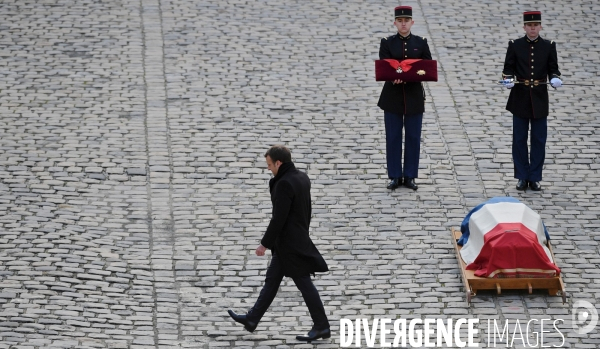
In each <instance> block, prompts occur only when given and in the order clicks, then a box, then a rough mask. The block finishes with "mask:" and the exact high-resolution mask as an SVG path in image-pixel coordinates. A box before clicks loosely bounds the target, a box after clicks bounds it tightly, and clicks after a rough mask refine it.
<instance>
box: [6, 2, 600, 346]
mask: <svg viewBox="0 0 600 349" xmlns="http://www.w3.org/2000/svg"><path fill="white" fill-rule="evenodd" d="M399 4H403V5H411V6H413V8H414V13H415V22H416V23H415V26H414V27H413V31H414V32H415V33H416V34H418V35H422V36H425V37H427V38H428V42H429V44H430V47H431V49H432V53H433V55H434V58H435V59H437V60H438V64H439V81H438V82H435V83H434V82H432V83H427V84H426V90H427V95H428V98H427V103H426V113H425V118H424V125H423V141H422V151H421V168H420V176H419V178H418V180H417V182H418V184H419V190H418V191H417V192H408V191H407V190H397V191H396V192H394V193H389V192H388V191H387V190H386V189H385V181H386V171H385V140H384V128H383V124H382V113H381V111H380V110H379V109H378V108H377V107H376V102H377V98H378V95H379V91H380V88H381V84H380V83H377V82H375V81H374V77H373V70H372V68H373V60H374V59H376V58H377V50H378V43H379V39H380V37H382V36H387V35H391V34H393V30H392V29H393V27H392V26H391V23H392V19H391V16H390V14H391V10H392V8H393V7H394V6H397V5H399ZM536 6H537V9H539V10H541V11H543V13H544V18H545V22H544V23H545V24H544V30H543V31H542V35H543V36H545V37H548V38H552V39H554V40H555V41H557V45H558V49H559V63H560V67H561V71H562V72H563V75H564V77H565V82H575V81H578V79H584V80H586V81H588V82H593V83H595V84H596V85H599V84H598V81H597V80H598V76H597V75H598V73H597V70H598V69H597V64H596V63H595V62H597V61H598V54H599V52H600V48H599V45H600V43H599V40H600V37H599V36H598V34H597V33H596V31H595V28H597V26H598V16H596V14H597V12H598V10H600V8H599V7H598V6H597V5H596V4H595V3H594V2H593V1H590V0H577V1H566V2H561V6H560V8H559V7H557V6H556V4H555V3H554V2H552V1H538V2H536ZM530 9H531V8H530V4H529V3H525V2H522V1H517V2H516V3H515V2H509V1H504V0H503V1H496V2H489V1H487V2H486V1H483V2H482V1H474V0H466V1H454V0H449V1H445V2H443V4H442V3H440V2H439V1H437V0H415V1H400V2H398V1H388V2H378V1H374V0H368V1H356V0H352V1H346V2H344V3H341V2H331V1H324V0H310V1H303V2H298V1H275V0H267V1H261V2H253V3H245V2H238V1H229V0H227V1H213V0H203V1H192V0H122V1H96V0H82V1H73V0H58V1H33V0H18V1H17V0H5V1H2V2H1V3H0V58H1V59H0V74H1V75H2V77H3V78H2V79H0V80H1V81H0V348H61V347H62V348H150V347H152V348H221V347H234V348H290V347H294V348H312V347H315V346H316V347H319V348H337V347H339V337H338V336H337V333H338V332H337V331H338V324H339V323H338V320H339V319H340V318H342V317H346V318H351V319H354V318H358V317H370V318H374V317H389V318H395V317H400V316H402V317H406V318H425V317H439V318H444V317H450V318H459V317H478V318H480V319H481V322H482V323H483V322H485V321H486V320H487V319H498V320H504V319H510V320H511V321H514V320H516V319H520V320H525V319H533V318H543V317H554V318H557V317H560V318H565V319H568V320H567V321H570V316H569V315H570V311H571V304H572V301H574V300H588V301H590V302H592V303H597V301H596V298H597V297H598V295H599V294H600V292H598V283H597V282H596V281H595V280H596V279H597V276H598V272H597V271H596V269H597V267H598V263H600V258H599V257H598V252H599V250H598V244H599V241H600V233H598V232H597V231H596V230H597V229H598V228H599V227H600V224H599V223H598V222H599V219H598V218H599V213H600V209H599V208H598V207H599V205H598V204H599V198H598V195H599V194H600V191H599V190H598V189H597V183H598V181H599V180H600V175H599V174H598V170H599V169H600V160H599V159H600V158H599V156H598V154H599V153H600V148H599V147H598V144H599V142H598V141H600V136H599V135H598V131H597V130H598V126H599V125H600V123H599V119H600V114H599V113H600V110H599V103H598V97H599V90H598V87H597V86H596V87H592V88H583V87H578V86H570V87H567V86H565V87H564V88H562V89H560V90H557V91H551V92H550V96H551V110H552V111H551V117H550V119H549V137H548V146H547V148H548V149H547V159H546V166H545V172H544V181H543V185H544V190H543V191H542V192H541V193H532V192H525V193H520V192H517V191H516V189H515V188H514V184H515V183H514V179H513V178H512V171H513V170H512V161H511V153H510V142H511V120H510V115H509V114H508V113H507V112H506V111H505V110H504V104H505V102H506V98H507V93H506V92H505V91H504V90H502V89H500V88H498V87H495V86H493V84H492V81H494V80H497V79H498V78H499V75H500V71H501V69H502V62H503V58H504V53H505V49H506V42H507V41H508V40H509V39H511V38H516V37H518V36H519V35H522V31H521V28H520V14H521V12H522V11H525V10H530ZM574 21H575V22H576V23H577V25H573V23H574ZM582 38H585V39H582ZM275 143H286V144H288V145H289V146H290V147H291V148H292V150H293V155H294V161H295V162H296V164H297V166H298V167H299V168H301V169H302V170H304V171H306V172H307V173H308V174H309V176H310V177H311V179H312V196H313V218H312V221H311V234H312V236H313V239H314V241H315V244H316V245H317V246H318V248H319V250H320V251H321V252H322V253H323V255H324V256H325V259H326V260H327V262H328V264H329V266H330V269H331V272H330V273H328V274H324V275H319V276H317V277H316V279H315V285H316V286H317V288H318V289H319V291H320V293H321V296H322V299H323V301H324V304H325V309H326V311H327V313H328V315H329V317H330V321H331V324H332V326H333V327H332V329H333V332H334V336H333V338H332V340H329V341H322V342H320V343H319V344H317V345H313V344H302V343H300V342H297V341H296V340H295V335H297V334H302V333H305V332H306V331H307V330H308V329H309V328H310V325H311V321H310V317H309V314H308V311H307V309H306V308H305V307H304V305H303V303H302V301H301V297H300V295H299V293H298V292H297V290H296V288H295V286H294V284H293V282H292V281H291V280H289V279H285V280H284V283H283V284H282V287H281V289H280V292H279V294H278V297H277V298H276V299H275V301H274V303H273V304H272V306H271V308H270V310H269V312H268V313H267V314H266V315H265V317H264V319H263V320H264V321H263V322H261V324H260V325H259V328H258V330H257V331H256V332H254V333H253V334H249V333H248V332H246V331H244V330H243V329H241V327H240V326H239V325H236V324H234V323H233V322H232V321H231V320H230V319H229V318H228V316H227V314H226V312H225V311H226V309H228V308H234V309H235V310H236V311H245V310H247V309H248V308H249V307H250V306H251V305H252V303H253V302H254V300H255V299H256V296H257V294H258V292H259V290H260V288H261V286H262V283H263V279H264V275H265V269H266V267H267V264H268V259H267V258H258V257H256V256H254V255H253V251H254V248H255V247H256V245H257V244H258V241H259V239H260V237H261V236H262V234H263V232H264V230H265V229H266V226H267V224H268V219H269V215H270V213H271V203H270V200H269V196H268V190H267V187H268V185H267V183H268V179H269V178H270V176H269V175H268V173H267V171H266V169H265V168H264V167H265V165H264V157H263V154H264V151H265V150H266V148H267V147H268V146H269V145H272V144H275ZM505 195H511V196H516V197H518V198H519V199H520V200H522V201H524V202H525V203H527V204H528V205H530V206H531V207H532V208H534V209H535V210H537V211H538V212H540V214H541V215H542V217H543V219H544V222H545V224H546V226H547V227H548V229H549V231H550V234H551V236H552V242H553V247H554V252H555V256H556V258H557V260H558V264H559V266H560V267H561V269H562V272H563V280H564V281H565V284H566V287H567V291H568V292H569V294H570V295H571V298H570V300H569V303H568V304H562V302H561V300H560V298H559V297H549V296H547V295H545V294H543V293H542V292H535V293H534V294H532V295H527V294H525V293H518V292H512V293H511V292H509V293H508V294H505V295H503V296H495V295H493V294H492V293H481V294H479V295H478V296H477V297H476V298H475V299H474V301H473V304H472V306H471V307H470V308H467V307H466V305H465V299H464V290H463V286H462V280H461V278H460V271H459V268H458V265H457V262H456V258H455V256H454V250H453V248H452V245H451V243H450V237H449V229H450V228H451V227H457V226H458V225H459V224H460V222H461V220H462V218H463V217H464V215H465V213H466V212H468V210H469V209H470V208H472V207H473V206H475V205H476V204H479V203H480V202H482V201H484V200H485V199H486V198H489V197H493V196H505ZM562 326H563V327H562V328H563V329H564V331H565V333H567V335H566V338H565V340H566V343H565V345H564V347H570V348H597V347H598V339H597V336H598V330H597V329H596V330H595V331H593V332H591V333H589V334H587V335H575V334H574V333H572V332H569V328H570V326H571V323H570V322H565V323H564V324H563V325H562ZM483 328H484V327H483V326H482V331H481V332H480V337H479V338H478V339H477V340H478V342H480V343H484V344H486V341H487V333H485V331H483Z"/></svg>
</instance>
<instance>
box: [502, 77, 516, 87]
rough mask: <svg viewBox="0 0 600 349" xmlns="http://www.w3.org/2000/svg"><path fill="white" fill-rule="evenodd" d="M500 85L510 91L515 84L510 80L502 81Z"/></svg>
mask: <svg viewBox="0 0 600 349" xmlns="http://www.w3.org/2000/svg"><path fill="white" fill-rule="evenodd" d="M502 84H503V85H504V87H506V88H508V89H511V88H513V87H514V86H515V83H514V82H513V80H512V79H504V80H502Z"/></svg>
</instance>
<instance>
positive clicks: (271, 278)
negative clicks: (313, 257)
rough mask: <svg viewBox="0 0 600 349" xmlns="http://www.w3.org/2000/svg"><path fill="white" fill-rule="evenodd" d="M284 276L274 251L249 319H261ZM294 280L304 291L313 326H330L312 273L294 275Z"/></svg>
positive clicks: (318, 328) (255, 320)
mask: <svg viewBox="0 0 600 349" xmlns="http://www.w3.org/2000/svg"><path fill="white" fill-rule="evenodd" d="M283 276H284V275H283V268H282V266H281V260H280V259H279V256H277V253H275V252H273V257H272V258H271V264H269V267H268V268H267V275H266V278H265V284H264V286H263V288H262V290H261V291H260V294H259V296H258V299H257V300H256V303H255V304H254V306H253V307H252V309H250V311H248V313H247V315H246V318H247V319H248V320H250V321H253V322H255V323H258V322H259V321H260V319H261V318H262V317H263V315H264V314H265V312H266V311H267V309H268V308H269V306H270V305H271V303H272V302H273V299H275V295H277V291H278V290H279V285H280V284H281V281H282V280H283ZM292 280H294V283H295V284H296V287H298V290H299V291H300V293H302V298H304V303H306V306H307V307H308V312H309V313H310V317H311V318H312V320H313V324H314V326H313V328H314V329H317V330H324V329H327V328H329V320H327V315H325V308H324V307H323V302H321V297H319V292H318V291H317V288H316V287H315V285H314V284H313V283H312V281H311V280H310V275H308V274H307V275H305V276H301V277H293V278H292Z"/></svg>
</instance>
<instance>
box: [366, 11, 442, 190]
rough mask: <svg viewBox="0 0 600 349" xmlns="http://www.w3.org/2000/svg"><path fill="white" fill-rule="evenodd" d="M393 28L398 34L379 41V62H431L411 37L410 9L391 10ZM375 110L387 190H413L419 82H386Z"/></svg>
mask: <svg viewBox="0 0 600 349" xmlns="http://www.w3.org/2000/svg"><path fill="white" fill-rule="evenodd" d="M394 16H395V20H394V26H395V27H396V28H397V29H398V33H397V34H395V35H392V36H389V37H387V38H383V39H381V44H380V47H379V59H396V60H399V61H402V60H404V59H431V52H430V51H429V45H427V40H426V39H425V38H422V37H420V36H417V35H414V34H412V33H411V31H410V29H411V27H412V25H413V24H414V21H413V19H412V8H411V7H410V6H398V7H396V8H395V9H394ZM377 106H379V108H381V109H382V110H383V112H384V113H383V116H384V120H385V140H386V158H387V171H388V177H389V179H390V183H389V184H388V186H387V188H388V189H392V190H394V189H396V188H398V187H399V186H401V185H403V184H404V186H405V187H407V188H410V189H413V190H417V184H416V183H415V178H417V177H418V170H419V153H420V151H421V125H422V122H423V112H424V111H425V90H424V89H423V85H422V84H421V83H420V82H404V81H402V80H395V81H386V83H385V84H384V86H383V90H382V91H381V96H380V97H379V102H378V103H377ZM403 128H404V129H405V131H404V134H405V142H404V167H403V166H402V148H403V147H402V129H403Z"/></svg>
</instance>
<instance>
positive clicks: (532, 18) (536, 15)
mask: <svg viewBox="0 0 600 349" xmlns="http://www.w3.org/2000/svg"><path fill="white" fill-rule="evenodd" d="M532 22H539V23H542V13H541V12H540V11H527V12H523V23H532Z"/></svg>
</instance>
